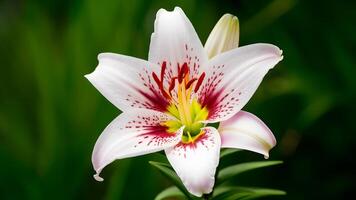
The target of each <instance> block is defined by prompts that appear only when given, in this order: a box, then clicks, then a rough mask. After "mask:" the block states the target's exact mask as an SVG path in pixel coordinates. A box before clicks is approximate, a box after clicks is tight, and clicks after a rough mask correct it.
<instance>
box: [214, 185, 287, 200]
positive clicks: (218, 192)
mask: <svg viewBox="0 0 356 200" xmlns="http://www.w3.org/2000/svg"><path fill="white" fill-rule="evenodd" d="M285 194H286V193H285V192H284V191H281V190H274V189H265V188H254V187H234V186H221V187H217V188H216V189H215V191H214V193H213V197H212V198H211V200H250V199H257V198H260V197H265V196H278V195H285Z"/></svg>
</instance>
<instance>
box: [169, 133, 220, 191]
mask: <svg viewBox="0 0 356 200" xmlns="http://www.w3.org/2000/svg"><path fill="white" fill-rule="evenodd" d="M202 130H203V131H205V133H204V134H203V135H201V136H200V137H199V138H198V139H197V140H195V141H194V143H189V144H184V143H178V144H177V145H176V146H174V147H172V148H168V149H166V150H165V152H166V155H167V158H168V160H169V162H170V163H171V165H172V167H173V168H174V170H175V171H176V172H177V174H178V176H179V177H180V179H181V180H182V182H183V184H184V186H185V187H186V188H187V189H188V191H189V192H190V193H192V194H194V195H195V196H198V197H201V196H202V194H207V193H210V192H211V191H212V189H213V186H214V182H215V171H216V167H217V166H218V164H219V155H220V145H221V141H220V135H219V133H218V132H217V130H216V129H215V128H213V127H205V128H203V129H202Z"/></svg>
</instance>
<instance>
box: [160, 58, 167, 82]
mask: <svg viewBox="0 0 356 200" xmlns="http://www.w3.org/2000/svg"><path fill="white" fill-rule="evenodd" d="M166 68H167V63H166V61H163V63H162V69H161V81H162V83H163V79H164V73H165V71H166Z"/></svg>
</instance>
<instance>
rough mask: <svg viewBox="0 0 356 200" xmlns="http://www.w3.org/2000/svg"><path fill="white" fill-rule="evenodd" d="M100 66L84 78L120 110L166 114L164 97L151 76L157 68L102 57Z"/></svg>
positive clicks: (137, 61)
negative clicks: (150, 111) (146, 109)
mask: <svg viewBox="0 0 356 200" xmlns="http://www.w3.org/2000/svg"><path fill="white" fill-rule="evenodd" d="M98 59H99V65H98V66H97V68H96V69H95V71H94V72H93V73H91V74H88V75H86V76H85V77H86V78H87V79H88V80H89V81H90V82H91V83H92V84H93V85H94V86H95V87H96V88H97V89H98V90H99V91H100V92H101V93H102V94H103V95H104V96H105V97H106V98H107V99H108V100H109V101H110V102H111V103H112V104H114V105H115V106H116V107H118V108H119V109H120V110H128V109H131V108H148V109H154V110H159V111H165V109H166V106H167V105H168V101H167V100H166V98H164V97H163V95H162V93H161V92H160V90H159V87H158V85H157V84H156V83H155V81H154V80H153V77H152V72H155V73H156V74H159V73H160V70H161V68H160V66H158V65H155V64H152V63H149V62H147V61H145V60H141V59H138V58H134V57H129V56H124V55H119V54H113V53H102V54H100V55H99V56H98Z"/></svg>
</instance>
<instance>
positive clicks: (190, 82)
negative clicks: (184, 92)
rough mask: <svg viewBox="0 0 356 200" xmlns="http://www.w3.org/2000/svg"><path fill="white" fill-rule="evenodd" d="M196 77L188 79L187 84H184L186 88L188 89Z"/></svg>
mask: <svg viewBox="0 0 356 200" xmlns="http://www.w3.org/2000/svg"><path fill="white" fill-rule="evenodd" d="M196 80H197V79H196V78H193V79H192V80H190V81H189V82H188V83H187V85H186V86H185V88H186V89H189V88H190V86H192V84H193V83H194V82H195V81H196Z"/></svg>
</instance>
